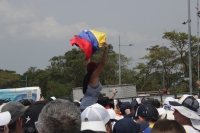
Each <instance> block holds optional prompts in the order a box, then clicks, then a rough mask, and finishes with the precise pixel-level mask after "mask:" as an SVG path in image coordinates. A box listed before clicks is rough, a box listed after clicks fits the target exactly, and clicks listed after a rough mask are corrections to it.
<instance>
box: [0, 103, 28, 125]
mask: <svg viewBox="0 0 200 133" xmlns="http://www.w3.org/2000/svg"><path fill="white" fill-rule="evenodd" d="M25 110H26V108H25V106H24V105H22V104H21V103H20V102H16V101H12V102H9V103H7V104H6V105H4V106H3V107H2V109H1V112H5V111H9V112H10V114H11V121H13V122H15V121H16V120H17V119H18V118H20V117H22V116H23V114H24V111H25Z"/></svg>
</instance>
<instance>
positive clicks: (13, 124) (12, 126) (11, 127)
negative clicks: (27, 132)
mask: <svg viewBox="0 0 200 133" xmlns="http://www.w3.org/2000/svg"><path fill="white" fill-rule="evenodd" d="M16 125H17V122H16V121H15V122H14V123H12V124H9V125H8V128H9V130H11V131H14V130H16Z"/></svg>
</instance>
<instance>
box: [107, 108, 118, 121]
mask: <svg viewBox="0 0 200 133" xmlns="http://www.w3.org/2000/svg"><path fill="white" fill-rule="evenodd" d="M107 111H108V113H109V115H110V119H115V117H116V113H115V111H114V110H113V109H107Z"/></svg>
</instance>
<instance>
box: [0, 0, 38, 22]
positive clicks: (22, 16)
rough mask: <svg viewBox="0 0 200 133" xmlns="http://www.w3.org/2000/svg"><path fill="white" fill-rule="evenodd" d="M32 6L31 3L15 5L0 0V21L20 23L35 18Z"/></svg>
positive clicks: (5, 0)
mask: <svg viewBox="0 0 200 133" xmlns="http://www.w3.org/2000/svg"><path fill="white" fill-rule="evenodd" d="M35 12H36V11H35V10H34V8H31V5H21V6H20V7H18V8H17V7H16V6H14V5H12V4H11V3H9V2H8V1H7V0H1V1H0V18H1V19H0V23H1V24H11V23H22V22H26V21H30V20H36V19H37V16H36V15H35Z"/></svg>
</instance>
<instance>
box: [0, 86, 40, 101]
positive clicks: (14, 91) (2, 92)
mask: <svg viewBox="0 0 200 133" xmlns="http://www.w3.org/2000/svg"><path fill="white" fill-rule="evenodd" d="M40 94H41V89H40V87H23V88H11V89H0V101H1V102H4V101H5V102H6V101H7V102H9V101H19V100H22V99H33V100H34V101H38V100H39V99H40Z"/></svg>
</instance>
